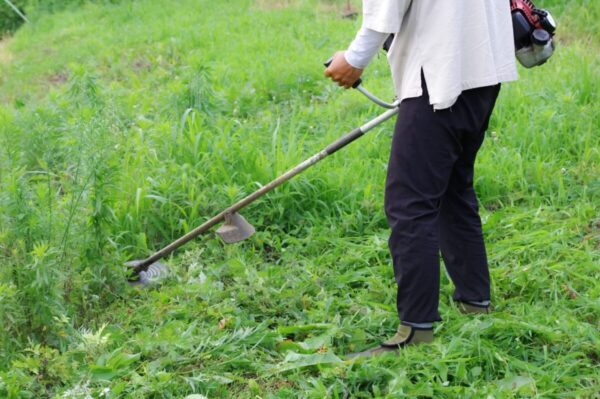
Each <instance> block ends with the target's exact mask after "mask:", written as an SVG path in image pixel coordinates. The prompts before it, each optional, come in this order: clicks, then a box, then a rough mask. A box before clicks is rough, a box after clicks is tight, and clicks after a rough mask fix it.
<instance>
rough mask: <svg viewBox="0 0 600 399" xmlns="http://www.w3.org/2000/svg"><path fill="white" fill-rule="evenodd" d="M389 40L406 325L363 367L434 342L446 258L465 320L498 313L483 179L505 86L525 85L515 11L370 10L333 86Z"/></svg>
mask: <svg viewBox="0 0 600 399" xmlns="http://www.w3.org/2000/svg"><path fill="white" fill-rule="evenodd" d="M390 34H393V35H394V37H393V41H392V42H391V45H390V48H389V52H388V62H389V64H390V68H391V73H392V78H393V81H394V87H395V93H396V96H397V99H398V100H400V105H399V112H398V118H397V122H396V125H395V129H394V136H393V139H392V145H391V152H390V158H389V163H388V172H387V178H386V184H385V199H384V202H385V212H386V216H387V220H388V224H389V226H390V229H391V234H390V238H389V249H390V253H391V256H392V261H393V267H394V275H395V280H396V283H397V297H396V304H397V311H398V317H399V319H400V324H399V327H398V330H397V333H396V335H394V336H393V337H392V338H390V339H388V340H387V341H385V342H383V343H382V344H380V345H378V346H376V347H374V348H372V349H369V350H367V351H365V352H362V353H359V354H358V355H361V356H362V355H365V356H367V355H375V354H379V353H382V352H386V351H392V350H398V349H399V348H402V347H404V346H406V345H412V344H418V343H423V342H431V341H432V340H433V323H434V322H437V321H441V318H440V314H439V312H438V302H439V285H440V256H439V253H440V251H441V254H442V258H443V261H444V265H445V267H446V269H447V271H448V275H449V276H450V278H451V280H452V282H453V283H454V285H455V292H454V294H453V300H454V301H455V302H456V304H457V307H458V308H459V310H461V311H463V312H466V313H487V312H488V309H489V305H490V278H489V271H488V263H487V257H486V250H485V245H484V239H483V234H482V226H481V219H480V217H479V213H478V201H477V196H476V193H475V191H474V188H473V168H474V163H475V157H476V155H477V152H478V150H479V148H480V146H481V144H482V142H483V139H484V135H485V131H486V129H487V127H488V123H489V120H490V115H491V114H492V110H493V108H494V105H495V102H496V98H497V96H498V94H499V90H500V83H502V82H508V81H512V80H516V79H517V69H516V62H515V49H514V42H513V32H512V22H511V14H510V5H509V0H478V1H471V0H452V1H447V0H418V1H411V0H364V1H363V22H362V27H361V28H360V30H359V31H358V33H357V34H356V37H355V39H354V40H353V41H352V43H351V44H350V46H349V47H348V49H347V50H346V51H341V52H337V53H336V54H335V56H334V58H333V60H332V62H331V64H330V65H329V67H328V68H327V69H326V70H325V76H327V77H330V78H331V79H333V80H334V81H335V82H337V83H338V84H339V85H341V86H344V87H346V88H349V87H351V86H352V85H353V84H354V83H355V82H356V81H357V79H358V78H359V77H360V76H361V75H362V73H363V70H364V69H365V67H366V66H367V65H368V64H369V62H370V61H371V59H372V58H373V57H374V56H375V54H376V53H377V51H378V49H379V48H380V47H381V46H382V44H383V43H384V42H385V41H386V39H388V38H389V37H390Z"/></svg>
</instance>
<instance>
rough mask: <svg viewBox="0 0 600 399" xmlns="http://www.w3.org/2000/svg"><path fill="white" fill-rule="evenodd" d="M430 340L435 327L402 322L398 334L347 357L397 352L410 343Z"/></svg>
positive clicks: (428, 341) (431, 340) (414, 343)
mask: <svg viewBox="0 0 600 399" xmlns="http://www.w3.org/2000/svg"><path fill="white" fill-rule="evenodd" d="M430 342H433V329H426V330H420V329H416V328H413V327H410V326H405V325H404V324H400V325H399V326H398V330H397V331H396V335H394V336H393V337H392V338H390V339H388V340H387V341H385V342H383V343H381V344H380V345H379V346H376V347H374V348H371V349H368V350H366V351H363V352H358V353H352V354H350V355H348V356H347V357H346V358H347V359H354V358H358V357H371V356H377V355H380V354H382V353H386V352H396V351H398V350H399V349H401V348H403V347H405V346H408V345H418V344H425V343H430Z"/></svg>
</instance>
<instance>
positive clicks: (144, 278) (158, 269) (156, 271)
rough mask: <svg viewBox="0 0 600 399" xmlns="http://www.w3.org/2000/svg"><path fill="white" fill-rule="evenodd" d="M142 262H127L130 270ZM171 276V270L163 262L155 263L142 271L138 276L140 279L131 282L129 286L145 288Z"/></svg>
mask: <svg viewBox="0 0 600 399" xmlns="http://www.w3.org/2000/svg"><path fill="white" fill-rule="evenodd" d="M139 262H141V260H132V261H131V262H127V266H128V267H130V268H133V267H135V266H136V265H137V264H138V263H139ZM168 274H169V268H168V267H167V265H165V264H164V263H162V262H154V263H153V264H151V265H150V266H149V267H148V269H147V270H145V271H141V272H140V273H139V274H138V279H137V280H133V281H131V280H130V281H129V285H131V286H134V287H142V288H145V287H147V286H148V285H150V284H154V283H156V282H158V281H160V280H162V279H164V278H165V277H166V276H167V275H168Z"/></svg>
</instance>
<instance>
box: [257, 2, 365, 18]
mask: <svg viewBox="0 0 600 399" xmlns="http://www.w3.org/2000/svg"><path fill="white" fill-rule="evenodd" d="M301 3H302V2H301V1H300V0H255V2H254V4H255V5H256V7H257V8H259V9H262V10H278V9H282V8H289V7H295V6H299V5H300V4H301ZM360 5H361V3H360V1H357V0H348V1H344V2H329V1H320V2H318V5H317V11H318V12H323V13H330V12H331V13H336V14H339V15H340V16H341V17H342V18H356V17H357V16H358V14H359V11H360V9H361V6H360Z"/></svg>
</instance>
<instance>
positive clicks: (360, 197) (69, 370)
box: [0, 0, 600, 398]
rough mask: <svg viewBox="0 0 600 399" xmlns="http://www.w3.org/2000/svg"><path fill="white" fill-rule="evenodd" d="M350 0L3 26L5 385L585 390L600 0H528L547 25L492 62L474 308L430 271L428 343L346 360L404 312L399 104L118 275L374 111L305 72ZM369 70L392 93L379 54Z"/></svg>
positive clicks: (233, 4) (593, 329)
mask: <svg viewBox="0 0 600 399" xmlns="http://www.w3.org/2000/svg"><path fill="white" fill-rule="evenodd" d="M332 3H333V4H332ZM345 3H346V2H345V1H340V2H339V4H338V3H335V2H325V1H323V2H319V1H316V0H314V1H298V2H296V1H293V2H292V1H290V2H269V1H266V0H265V1H260V2H256V3H254V2H252V1H250V0H236V1H230V2H210V1H197V0H181V1H178V2H172V1H167V0H154V1H150V0H141V1H126V0H123V1H120V2H116V4H87V5H85V6H82V7H80V8H74V9H72V10H65V11H63V12H60V13H56V14H52V15H30V17H31V18H30V19H31V21H32V22H31V23H30V24H28V25H25V26H23V27H22V29H20V30H19V31H18V32H17V33H16V34H15V36H14V37H13V38H11V40H10V42H8V43H7V44H6V47H4V46H5V45H4V44H2V46H3V47H2V48H1V50H0V51H1V53H0V54H11V55H12V56H11V57H10V62H4V61H6V60H8V58H6V57H5V56H4V55H0V324H1V326H2V328H0V397H7V398H42V397H51V398H89V397H93V398H101V397H102V398H104V397H111V398H182V397H186V396H187V395H192V394H198V395H200V394H202V395H205V396H206V397H208V398H230V397H236V398H238V397H239V398H257V397H260V398H290V397H299V398H305V397H308V398H324V397H330V398H346V397H353V398H369V397H389V398H397V397H435V398H456V397H461V398H485V397H493V398H512V397H540V398H597V397H598V395H599V392H600V378H599V375H600V373H599V371H598V370H599V359H600V333H599V330H600V319H599V314H600V299H599V298H600V283H599V282H598V281H599V277H600V268H599V265H600V212H599V211H600V135H599V132H600V112H599V111H600V109H599V106H598V92H599V89H600V82H599V76H600V60H599V57H598V51H597V50H598V49H599V48H600V33H599V31H598V24H597V20H598V18H599V16H600V5H599V3H598V2H596V1H585V0H571V1H564V2H558V1H549V0H548V1H539V3H540V5H543V6H547V7H549V8H551V9H552V10H553V11H554V12H555V13H556V14H557V17H558V21H559V33H558V39H559V47H558V51H557V53H556V55H555V56H554V57H553V58H552V59H551V61H550V62H549V63H548V64H547V65H544V66H543V67H541V68H537V69H533V70H521V71H520V75H521V79H520V80H519V82H515V83H511V84H508V85H504V87H503V88H502V92H501V96H500V99H499V103H498V106H497V108H496V112H495V114H494V116H493V119H492V121H491V125H490V130H489V134H488V137H487V139H486V141H485V143H484V147H483V149H482V151H481V154H480V157H479V160H478V165H477V175H476V189H477V192H478V194H479V197H480V200H481V207H482V216H483V220H484V230H485V234H486V239H487V242H488V251H489V258H490V263H491V273H492V279H493V303H494V311H493V313H492V314H491V315H488V316H485V317H466V316H464V315H461V314H460V313H458V312H457V310H456V309H455V307H454V306H453V305H452V303H451V301H450V296H451V293H452V285H451V283H450V282H449V280H448V279H447V278H446V277H445V276H444V278H443V281H442V291H441V303H440V311H441V314H442V317H443V319H444V321H443V322H441V323H439V324H438V325H437V326H436V330H435V334H436V341H435V343H434V344H432V345H426V346H422V347H416V348H409V349H407V350H405V351H402V352H401V353H400V354H399V355H394V354H390V355H386V356H382V357H380V358H377V359H372V360H368V361H363V362H360V363H350V362H345V361H343V360H342V358H343V356H344V355H345V354H346V353H348V352H351V351H355V350H360V349H362V348H365V347H367V346H369V345H370V344H372V343H373V342H376V341H378V340H380V339H381V338H382V337H385V336H387V335H389V334H390V333H391V332H393V331H394V330H395V328H396V325H397V320H396V316H395V307H394V298H395V296H394V279H393V276H392V268H391V266H390V260H389V254H388V251H387V243H386V240H387V234H388V231H387V226H386V222H385V218H384V214H383V209H382V207H383V205H382V201H383V181H384V176H385V168H386V162H387V157H388V151H389V145H390V137H391V130H392V125H391V124H387V125H384V126H381V127H380V128H377V129H376V130H375V131H373V132H372V133H369V135H368V136H367V137H365V138H363V139H361V140H360V142H358V143H355V144H354V145H352V146H350V147H349V148H347V149H345V150H344V151H342V152H339V153H337V154H335V156H333V157H331V159H328V160H327V161H324V163H323V164H321V165H319V166H318V167H315V168H314V169H311V170H309V171H308V172H306V173H305V174H303V175H301V176H299V177H298V178H296V179H295V180H293V181H292V182H290V183H289V184H286V185H285V186H282V187H280V188H278V189H277V190H276V191H275V192H273V193H271V194H270V195H269V196H268V197H267V198H265V199H263V200H261V201H259V202H258V203H256V204H253V205H252V206H250V207H249V208H248V209H247V210H246V211H245V212H244V215H245V216H246V217H247V219H248V220H249V221H250V222H252V223H253V224H254V225H255V226H256V227H257V230H258V232H257V234H256V235H255V236H254V237H253V238H252V239H251V240H248V241H247V242H244V243H242V244H238V245H234V246H224V245H223V244H222V243H221V242H219V241H218V240H216V239H215V237H214V236H213V235H212V234H208V235H206V236H204V237H201V238H200V239H198V240H196V241H195V242H193V243H191V244H189V245H188V246H187V247H186V249H184V250H181V251H179V252H177V253H176V254H175V256H174V257H173V258H171V259H169V260H168V263H169V265H170V267H171V269H172V275H171V277H169V278H168V279H167V280H166V281H165V282H164V283H163V284H161V285H160V286H155V287H151V288H150V289H147V290H138V289H132V288H130V287H129V286H128V285H127V284H126V283H125V276H124V270H123V268H122V265H123V263H124V261H125V260H127V259H131V258H133V257H138V258H139V257H141V256H145V255H147V254H148V253H150V252H151V251H152V250H155V249H158V248H160V247H161V246H162V245H164V244H166V243H168V242H169V241H171V240H172V239H174V238H176V237H178V236H180V235H181V234H183V233H184V232H186V231H188V230H189V229H190V228H193V227H194V226H196V225H198V224H200V223H201V222H202V221H204V220H206V219H207V218H208V217H210V216H212V215H213V214H215V213H216V212H218V211H220V210H221V209H223V208H224V207H226V206H227V205H229V204H230V203H231V202H233V201H234V200H237V199H239V198H241V197H242V196H244V195H246V194H248V193H249V192H252V191H254V190H255V189H256V187H257V186H258V185H259V184H260V183H265V182H268V181H269V180H271V179H272V178H273V177H275V176H277V175H278V174H280V173H281V172H283V171H285V170H286V169H287V168H288V167H290V166H292V165H294V164H296V163H298V162H299V161H301V160H302V159H304V158H306V157H307V156H308V155H310V154H312V153H314V152H315V151H316V150H318V149H320V148H321V147H322V146H323V145H325V144H326V143H328V142H330V141H332V140H333V139H334V138H336V137H338V136H339V135H341V134H342V133H344V132H346V131H348V130H350V129H351V128H354V127H356V126H358V125H360V124H362V123H364V122H365V121H366V120H367V119H370V118H371V117H373V116H374V115H375V114H376V113H377V112H379V110H378V109H377V108H376V107H375V106H372V105H371V104H369V103H368V102H366V101H365V100H364V99H363V98H362V97H361V96H360V95H359V94H358V93H355V92H344V91H341V90H339V89H337V88H336V87H335V86H334V85H332V84H331V83H330V82H328V81H325V80H324V79H323V78H322V66H321V63H322V61H323V60H324V59H326V58H327V57H328V56H329V55H330V54H331V53H332V52H333V51H335V50H337V49H339V48H342V47H344V46H345V45H346V44H347V43H348V42H349V41H350V40H351V38H352V36H353V34H354V32H355V30H356V29H357V28H358V26H359V24H360V21H353V20H347V19H341V18H340V17H339V14H338V10H341V9H342V8H343V7H344V6H345ZM365 81H366V85H367V86H368V87H369V88H370V89H371V90H372V91H374V92H376V93H379V94H381V95H382V96H383V97H386V96H387V97H391V84H390V76H389V73H388V71H387V66H386V62H385V59H384V58H383V57H380V59H378V60H377V61H376V62H375V64H374V65H373V66H372V67H370V68H369V70H368V72H367V74H366V76H365ZM197 397H198V396H197ZM191 398H192V397H191Z"/></svg>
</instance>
